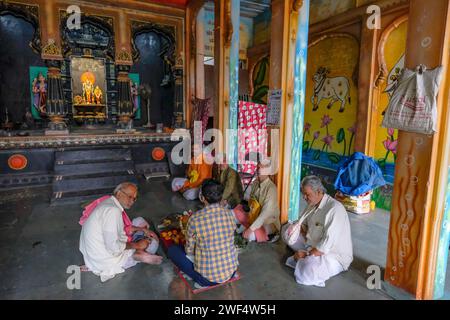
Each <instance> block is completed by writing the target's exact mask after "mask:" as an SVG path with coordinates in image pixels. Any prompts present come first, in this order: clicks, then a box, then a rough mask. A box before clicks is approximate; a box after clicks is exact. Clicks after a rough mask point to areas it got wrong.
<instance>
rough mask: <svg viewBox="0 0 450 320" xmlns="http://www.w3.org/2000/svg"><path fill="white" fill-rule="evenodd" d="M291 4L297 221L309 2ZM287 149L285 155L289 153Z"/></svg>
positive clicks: (292, 188) (292, 212) (292, 187)
mask: <svg viewBox="0 0 450 320" xmlns="http://www.w3.org/2000/svg"><path fill="white" fill-rule="evenodd" d="M298 2H302V3H300V4H297V6H298V7H297V8H296V2H294V10H295V9H297V10H296V11H297V12H298V18H297V28H296V41H295V53H294V56H295V60H294V70H293V72H294V88H293V89H294V97H293V106H292V118H287V119H286V120H287V121H289V119H292V120H291V121H292V131H291V144H290V146H291V149H290V153H291V157H290V158H291V159H290V163H291V165H290V173H289V176H290V180H289V209H288V218H289V220H290V221H292V220H296V219H297V218H298V216H299V211H300V196H301V192H300V182H301V172H302V170H301V168H302V147H301V146H302V140H303V118H304V109H305V95H306V64H307V52H308V29H309V0H304V1H298ZM288 151H289V149H286V151H285V152H288Z"/></svg>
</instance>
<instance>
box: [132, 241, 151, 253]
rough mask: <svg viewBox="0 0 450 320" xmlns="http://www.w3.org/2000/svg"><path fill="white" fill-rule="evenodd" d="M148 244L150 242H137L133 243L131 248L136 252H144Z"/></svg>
mask: <svg viewBox="0 0 450 320" xmlns="http://www.w3.org/2000/svg"><path fill="white" fill-rule="evenodd" d="M149 243H150V241H148V240H145V239H142V240H139V241H138V242H135V243H134V245H133V247H134V249H136V250H145V249H146V248H147V247H148V245H149Z"/></svg>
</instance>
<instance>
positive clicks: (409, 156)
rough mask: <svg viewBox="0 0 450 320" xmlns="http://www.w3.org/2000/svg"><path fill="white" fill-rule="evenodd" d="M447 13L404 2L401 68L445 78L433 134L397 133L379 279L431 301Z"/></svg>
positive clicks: (448, 142) (440, 2)
mask: <svg viewBox="0 0 450 320" xmlns="http://www.w3.org/2000/svg"><path fill="white" fill-rule="evenodd" d="M449 10H450V8H449V0H433V1H422V0H411V1H410V8H409V18H408V38H407V44H406V46H407V47H406V54H405V66H406V67H407V68H415V67H416V66H417V65H419V64H424V65H426V66H427V68H428V69H432V68H435V67H437V66H439V65H444V67H445V69H444V74H447V77H445V81H442V82H441V86H440V89H439V96H438V106H437V107H438V125H437V128H438V132H437V133H436V134H434V135H424V134H416V133H410V132H404V131H400V132H399V135H398V151H397V162H396V166H395V179H394V191H393V197H392V210H391V222H390V227H389V240H388V253H387V264H386V272H385V280H386V281H387V282H388V283H390V284H392V285H393V286H395V287H399V288H402V289H404V290H406V291H407V292H409V293H411V294H413V295H414V296H415V298H416V299H432V298H433V288H434V276H435V270H436V256H437V248H438V240H439V235H440V231H441V223H440V222H441V220H442V217H443V212H444V208H443V207H444V197H445V189H446V183H447V176H446V172H447V166H448V163H449V146H450V134H449V130H448V129H447V127H448V123H449V121H450V115H449V105H448V90H449V82H448V62H449V49H450V48H449V43H450V34H449V33H450V32H449V31H450V11H449Z"/></svg>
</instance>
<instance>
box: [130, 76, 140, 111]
mask: <svg viewBox="0 0 450 320" xmlns="http://www.w3.org/2000/svg"><path fill="white" fill-rule="evenodd" d="M138 97H139V92H138V86H137V83H135V82H131V100H132V101H133V114H135V113H136V111H137V109H138V107H139V100H138Z"/></svg>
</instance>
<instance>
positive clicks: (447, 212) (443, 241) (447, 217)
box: [433, 167, 450, 299]
mask: <svg viewBox="0 0 450 320" xmlns="http://www.w3.org/2000/svg"><path fill="white" fill-rule="evenodd" d="M449 240H450V167H448V178H447V191H446V196H445V206H444V216H443V217H442V224H441V235H440V237H439V245H438V255H437V265H436V275H435V277H434V292H433V297H434V298H435V299H437V298H440V297H442V296H443V295H444V289H445V275H446V272H447V260H448V246H449V244H450V241H449ZM447 281H448V280H447Z"/></svg>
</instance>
